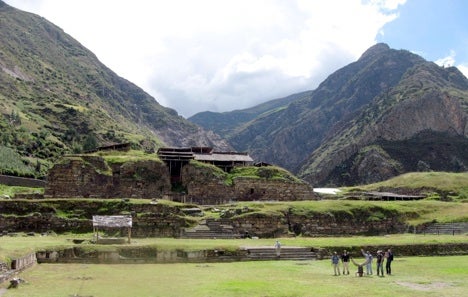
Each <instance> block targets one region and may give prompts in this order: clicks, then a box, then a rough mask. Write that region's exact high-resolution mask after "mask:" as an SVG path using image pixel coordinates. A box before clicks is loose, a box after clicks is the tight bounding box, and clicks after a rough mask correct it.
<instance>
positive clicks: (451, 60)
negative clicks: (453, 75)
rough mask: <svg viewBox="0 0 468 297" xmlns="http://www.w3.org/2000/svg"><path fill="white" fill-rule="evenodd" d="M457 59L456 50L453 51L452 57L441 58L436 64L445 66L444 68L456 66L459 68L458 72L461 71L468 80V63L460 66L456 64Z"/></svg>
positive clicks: (451, 52)
mask: <svg viewBox="0 0 468 297" xmlns="http://www.w3.org/2000/svg"><path fill="white" fill-rule="evenodd" d="M455 57H456V52H455V51H454V50H451V51H450V55H448V56H446V57H443V58H440V59H438V60H436V61H435V62H434V63H436V64H437V65H439V66H444V67H451V66H455V67H457V68H458V70H460V71H461V73H463V75H464V76H465V77H467V78H468V63H460V64H458V63H456V59H455Z"/></svg>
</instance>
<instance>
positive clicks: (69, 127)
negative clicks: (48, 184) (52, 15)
mask: <svg viewBox="0 0 468 297" xmlns="http://www.w3.org/2000/svg"><path fill="white" fill-rule="evenodd" d="M0 40H1V43H0V128H1V131H0V154H1V157H2V158H3V157H4V156H6V155H4V154H6V153H8V157H9V158H10V159H11V158H15V160H14V162H13V163H17V162H22V163H24V164H26V166H27V167H30V168H33V169H32V170H30V172H29V173H28V175H36V176H43V175H44V173H45V172H46V170H47V168H49V167H50V164H51V162H53V161H55V160H56V159H57V158H58V157H59V156H61V155H63V154H65V153H70V152H81V151H85V150H88V149H92V148H94V147H96V146H102V145H108V144H114V143H123V142H130V143H131V144H132V146H133V147H134V148H141V149H146V150H154V149H155V148H157V147H159V146H161V145H163V144H164V145H174V146H178V145H186V144H192V145H213V144H215V145H216V141H215V140H213V141H212V139H211V138H210V134H207V133H205V132H204V131H202V130H201V129H200V128H199V127H197V126H196V125H194V124H192V123H190V122H188V121H187V120H185V119H184V118H182V117H180V116H178V114H177V112H176V111H174V110H172V109H169V108H165V107H163V106H161V105H160V104H158V102H157V101H156V100H155V99H154V98H153V97H151V96H150V95H149V94H147V93H146V92H144V91H143V90H142V89H140V88H139V87H137V86H136V85H134V84H132V83H131V82H129V81H127V80H126V79H124V78H122V77H119V76H118V75H116V74H115V73H114V72H113V71H112V70H110V69H109V68H107V67H106V66H105V65H103V64H102V63H101V62H100V61H99V60H98V59H97V58H96V56H95V55H94V54H93V53H92V52H90V51H89V50H88V49H86V48H85V47H83V46H82V45H81V44H80V43H79V42H77V41H76V40H74V39H73V38H72V37H71V36H69V35H68V34H66V33H65V32H64V31H63V30H62V29H60V28H58V27H57V26H55V25H54V24H52V23H50V22H48V21H47V20H46V19H44V18H42V17H39V16H37V15H34V14H30V13H26V12H23V11H20V10H17V9H14V8H12V7H10V6H8V5H7V4H5V3H4V2H2V1H0ZM8 148H10V149H12V150H14V151H15V152H16V155H15V154H12V153H11V150H8ZM13 167H14V168H5V167H4V166H2V167H1V168H0V171H2V172H5V173H8V174H17V175H23V173H24V170H25V169H24V168H20V167H16V166H15V165H13ZM15 168H17V169H15Z"/></svg>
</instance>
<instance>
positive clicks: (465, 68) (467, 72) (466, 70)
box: [457, 63, 468, 78]
mask: <svg viewBox="0 0 468 297" xmlns="http://www.w3.org/2000/svg"><path fill="white" fill-rule="evenodd" d="M457 68H458V70H460V71H461V73H463V75H464V76H465V77H467V78H468V63H465V64H460V65H458V66H457Z"/></svg>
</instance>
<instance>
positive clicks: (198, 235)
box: [180, 219, 240, 239]
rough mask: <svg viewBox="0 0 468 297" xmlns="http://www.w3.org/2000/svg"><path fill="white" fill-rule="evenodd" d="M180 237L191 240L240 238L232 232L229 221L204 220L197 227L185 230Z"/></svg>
mask: <svg viewBox="0 0 468 297" xmlns="http://www.w3.org/2000/svg"><path fill="white" fill-rule="evenodd" d="M180 237H181V238H192V239H232V238H240V235H239V234H237V233H235V232H234V228H233V227H232V225H231V223H230V221H229V220H223V219H220V220H215V219H206V220H203V221H201V222H200V223H199V224H198V226H195V227H193V228H185V230H184V231H183V233H182V234H181V236H180Z"/></svg>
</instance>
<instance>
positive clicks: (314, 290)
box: [0, 256, 468, 297]
mask: <svg viewBox="0 0 468 297" xmlns="http://www.w3.org/2000/svg"><path fill="white" fill-rule="evenodd" d="M353 270H354V269H353ZM393 271H394V273H393V274H392V275H391V276H386V277H383V278H381V277H377V276H375V275H374V276H364V277H362V278H360V277H355V276H354V275H353V273H351V274H350V275H346V276H343V275H342V276H333V275H332V274H333V273H332V267H331V264H330V261H329V260H321V261H260V262H235V263H209V264H140V265H96V264H94V265H89V264H40V265H36V266H35V267H33V268H31V269H29V270H27V271H26V272H24V273H22V274H21V277H22V278H23V279H24V280H25V281H26V283H24V284H21V285H20V286H19V287H18V288H16V289H9V290H3V292H4V293H3V297H13V296H14V297H23V296H24V297H26V296H28V297H35V296H37V297H39V296H40V297H64V296H65V297H67V296H93V297H120V296H122V297H123V296H125V297H127V296H138V297H145V296H152V297H154V296H164V297H170V296H177V297H180V296H190V297H201V296H203V297H206V296H213V297H216V296H223V297H230V296H260V297H267V296H275V297H277V296H285V297H286V296H288V297H289V296H291V297H292V296H333V297H339V296H346V297H348V296H377V297H378V296H388V297H395V296H398V297H410V296H411V297H419V296H450V297H457V296H460V297H461V296H466V292H468V283H467V282H466V279H468V256H451V257H409V258H396V259H395V261H394V262H393ZM6 285H7V284H3V287H5V286H6ZM0 295H1V294H0Z"/></svg>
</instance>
